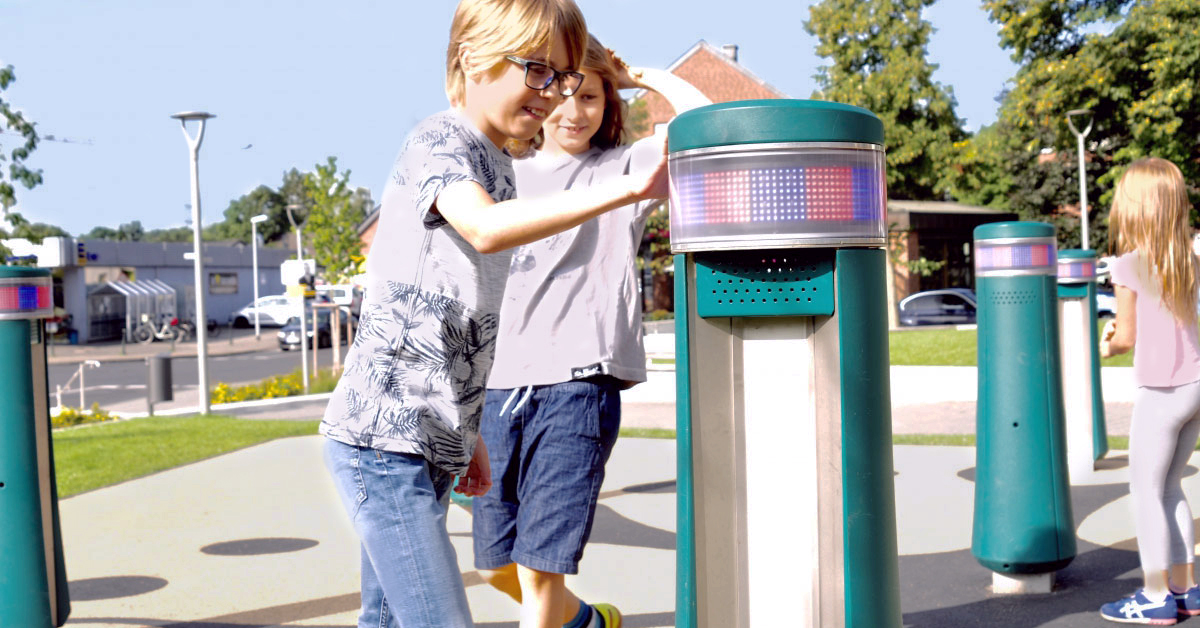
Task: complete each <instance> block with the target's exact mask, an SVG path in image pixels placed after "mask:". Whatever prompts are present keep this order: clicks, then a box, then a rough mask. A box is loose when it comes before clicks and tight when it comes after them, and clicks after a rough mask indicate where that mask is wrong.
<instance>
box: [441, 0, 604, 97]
mask: <svg viewBox="0 0 1200 628" xmlns="http://www.w3.org/2000/svg"><path fill="white" fill-rule="evenodd" d="M555 35H562V37H563V40H564V41H565V42H566V47H567V59H568V63H567V65H568V67H565V68H555V69H556V70H559V71H568V70H571V71H573V70H576V69H578V68H579V63H580V61H581V60H582V59H583V51H584V48H585V47H586V45H587V41H588V30H587V24H586V23H585V22H584V19H583V13H581V12H580V11H579V7H577V6H575V2H573V0H462V1H461V2H459V3H458V9H457V10H455V12H454V22H453V23H452V24H451V25H450V45H449V46H448V47H447V48H446V96H448V97H449V98H450V103H451V104H452V105H455V106H459V105H462V104H463V99H464V97H465V89H466V87H465V86H466V70H465V69H464V68H463V65H462V57H461V56H460V55H459V53H460V51H461V50H462V47H463V45H464V44H465V45H466V46H467V47H468V48H469V49H470V50H471V62H472V64H473V65H475V66H476V67H477V68H481V69H483V70H485V71H489V70H492V69H494V68H495V67H496V66H498V65H499V64H500V63H502V62H503V61H504V55H510V54H512V55H518V56H521V55H528V54H529V53H531V52H533V51H535V50H537V49H539V48H541V47H543V46H553V45H554V37H555ZM472 70H473V71H474V70H475V68H472Z"/></svg>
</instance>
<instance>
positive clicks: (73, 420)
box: [50, 403, 117, 428]
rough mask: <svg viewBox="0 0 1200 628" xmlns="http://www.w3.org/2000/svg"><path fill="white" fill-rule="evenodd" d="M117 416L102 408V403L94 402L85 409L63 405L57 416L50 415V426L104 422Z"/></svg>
mask: <svg viewBox="0 0 1200 628" xmlns="http://www.w3.org/2000/svg"><path fill="white" fill-rule="evenodd" d="M116 419H117V417H115V416H113V415H111V414H109V413H108V412H107V411H105V410H101V409H100V404H98V403H93V404H92V407H91V408H89V409H87V410H84V409H82V408H71V407H67V406H63V407H62V409H60V410H59V411H58V415H57V416H53V417H50V427H52V428H59V427H70V426H72V425H83V424H85V423H102V422H104V421H114V420H116Z"/></svg>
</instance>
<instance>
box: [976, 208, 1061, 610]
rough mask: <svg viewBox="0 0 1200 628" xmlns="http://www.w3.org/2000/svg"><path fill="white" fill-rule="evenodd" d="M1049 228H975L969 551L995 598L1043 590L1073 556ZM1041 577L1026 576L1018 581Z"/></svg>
mask: <svg viewBox="0 0 1200 628" xmlns="http://www.w3.org/2000/svg"><path fill="white" fill-rule="evenodd" d="M1056 252H1057V251H1056V244H1055V239H1054V227H1053V226H1051V225H1047V224H1043V223H1033V222H1000V223H992V224H987V225H981V226H979V227H976V228H975V276H976V293H977V296H978V302H979V305H978V325H979V330H978V351H979V356H978V364H979V369H978V370H979V390H978V404H977V406H976V408H977V417H976V429H977V434H978V436H977V438H976V453H975V455H976V476H975V522H974V530H973V535H972V539H971V553H972V554H974V555H975V558H976V559H978V560H979V562H980V564H982V565H983V566H984V567H987V568H988V569H990V570H992V571H993V572H994V573H995V574H998V575H999V576H1000V577H997V578H993V583H994V585H995V586H996V587H997V590H998V592H1004V591H1000V589H1001V588H1002V584H1003V586H1008V585H1013V583H1014V582H1016V583H1022V582H1026V583H1028V582H1036V583H1040V584H1034V585H1031V586H1032V588H1025V587H1024V586H1023V585H1019V584H1018V585H1013V586H1012V588H1011V589H1010V590H1008V592H1034V591H1048V590H1049V588H1050V587H1051V586H1052V583H1053V575H1052V574H1053V572H1055V571H1058V570H1059V569H1062V568H1063V567H1065V566H1066V565H1067V564H1068V563H1070V562H1071V559H1073V558H1074V557H1075V531H1074V520H1073V518H1072V515H1071V500H1070V493H1069V482H1068V476H1067V465H1066V439H1065V435H1064V428H1063V398H1062V370H1061V368H1060V364H1059V355H1060V354H1059V330H1058V307H1057V298H1056V288H1057V282H1056V275H1057V270H1058V269H1057V263H1056V257H1057V255H1056ZM1035 575H1036V576H1047V577H1045V578H1037V579H1027V578H1022V577H1023V576H1035Z"/></svg>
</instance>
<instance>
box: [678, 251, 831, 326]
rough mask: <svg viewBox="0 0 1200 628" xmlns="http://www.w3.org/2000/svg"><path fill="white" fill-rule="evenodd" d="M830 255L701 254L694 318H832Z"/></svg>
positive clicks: (697, 274)
mask: <svg viewBox="0 0 1200 628" xmlns="http://www.w3.org/2000/svg"><path fill="white" fill-rule="evenodd" d="M835 254H836V251H835V250H834V249H807V250H802V249H792V250H786V251H779V250H776V251H770V250H768V251H704V252H697V253H695V254H694V255H693V259H694V261H695V264H696V312H697V314H699V315H700V316H701V317H702V318H715V317H723V316H822V315H823V316H828V315H831V314H833V306H834V297H833V260H834V255H835Z"/></svg>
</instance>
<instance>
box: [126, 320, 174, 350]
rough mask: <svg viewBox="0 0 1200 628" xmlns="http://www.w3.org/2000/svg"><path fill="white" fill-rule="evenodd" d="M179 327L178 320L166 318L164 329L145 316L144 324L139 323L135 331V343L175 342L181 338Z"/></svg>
mask: <svg viewBox="0 0 1200 628" xmlns="http://www.w3.org/2000/svg"><path fill="white" fill-rule="evenodd" d="M178 325H179V319H178V318H170V319H167V318H164V319H163V322H162V327H158V326H156V325H155V324H154V323H152V322H151V321H150V315H149V314H143V315H142V322H140V323H138V326H137V327H135V328H134V329H133V334H132V336H133V339H134V340H135V341H137V342H139V343H141V344H150V343H151V342H154V341H155V340H171V341H175V340H178V339H179V336H180V332H179V327H178Z"/></svg>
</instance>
